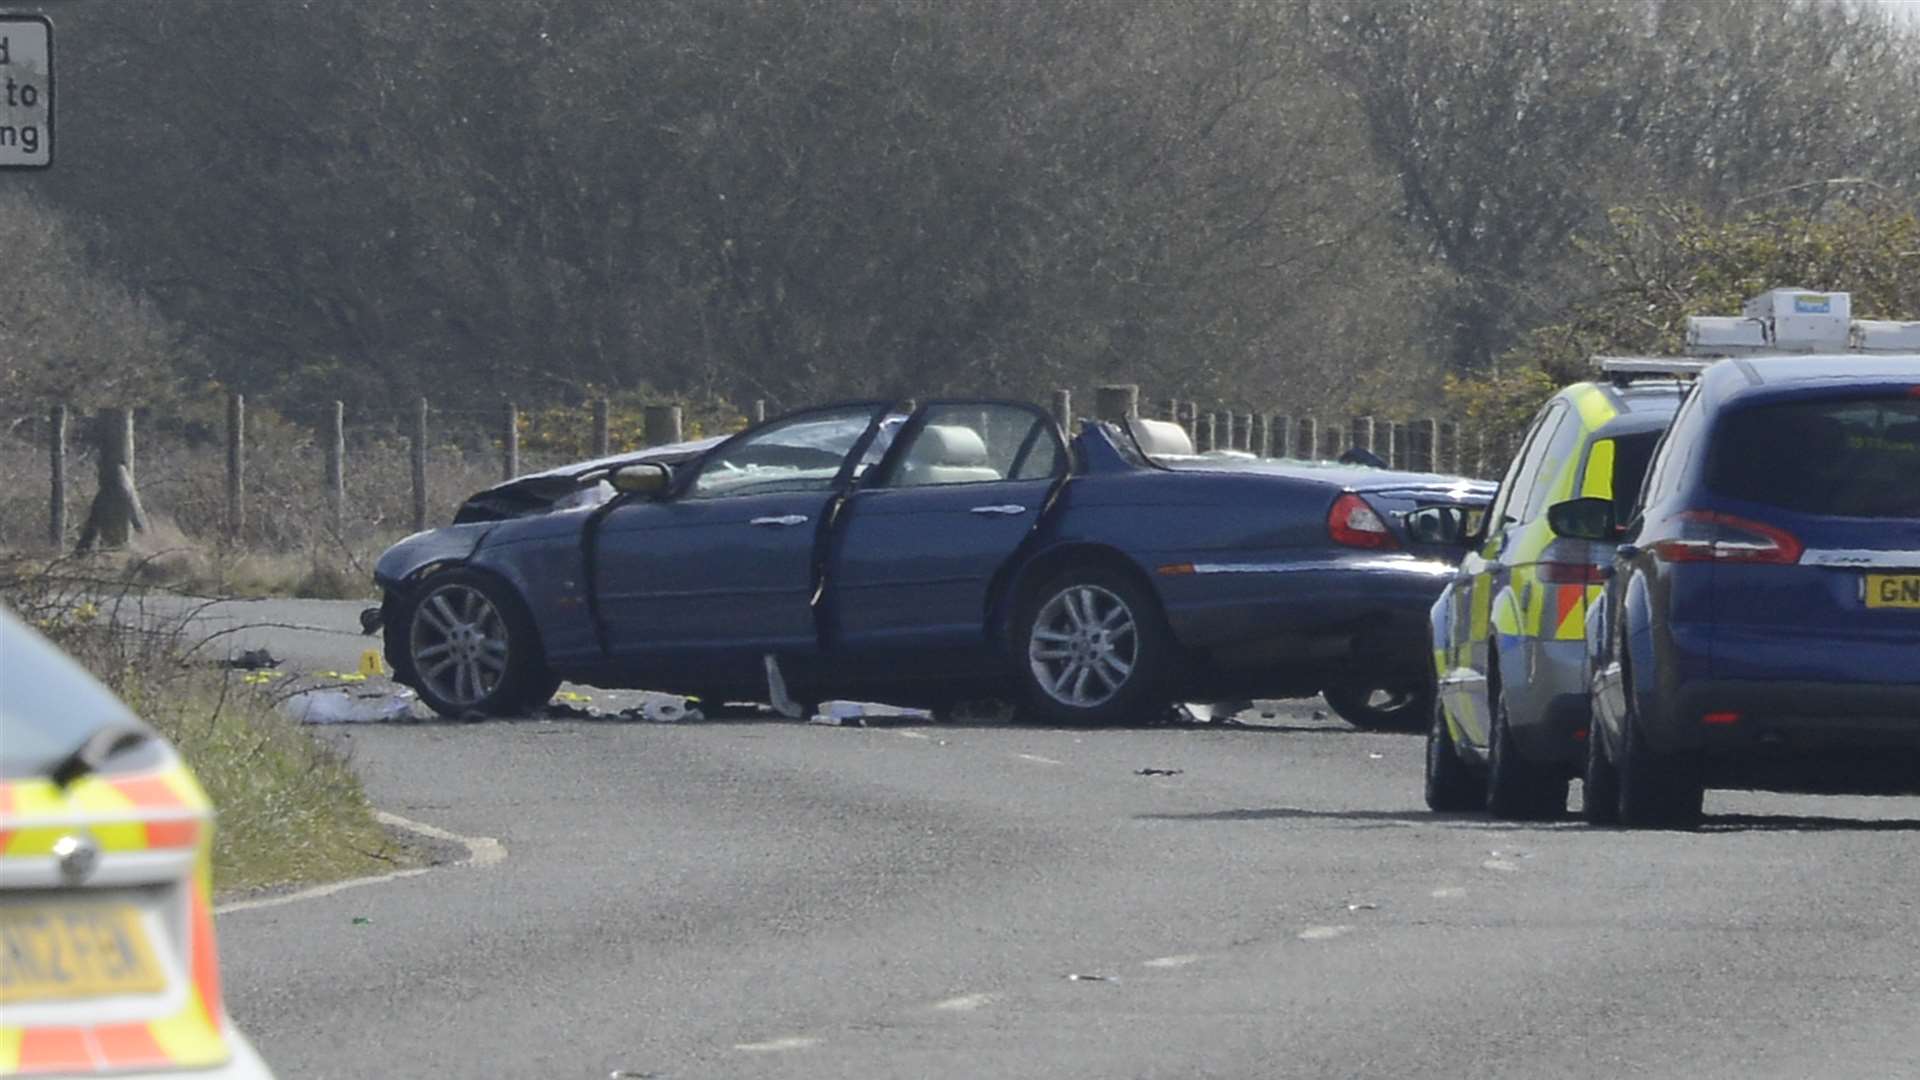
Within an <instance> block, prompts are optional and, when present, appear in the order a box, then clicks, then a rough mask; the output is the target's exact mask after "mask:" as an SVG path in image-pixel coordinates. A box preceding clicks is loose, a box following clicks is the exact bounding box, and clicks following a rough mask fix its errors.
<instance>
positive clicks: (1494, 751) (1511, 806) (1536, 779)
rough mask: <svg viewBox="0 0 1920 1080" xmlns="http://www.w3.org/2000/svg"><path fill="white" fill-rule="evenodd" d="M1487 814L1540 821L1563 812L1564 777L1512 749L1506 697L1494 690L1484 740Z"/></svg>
mask: <svg viewBox="0 0 1920 1080" xmlns="http://www.w3.org/2000/svg"><path fill="white" fill-rule="evenodd" d="M1487 812H1488V813H1490V814H1492V815H1493V816H1494V817H1497V818H1506V819H1509V820H1512V821H1540V820H1545V819H1548V818H1555V817H1559V816H1560V815H1561V814H1564V813H1566V812H1567V778H1566V777H1565V776H1561V775H1558V774H1556V773H1551V772H1548V771H1547V770H1545V769H1542V768H1541V767H1540V766H1538V765H1535V764H1533V763H1532V762H1530V761H1528V760H1527V759H1526V758H1524V757H1522V756H1521V754H1520V751H1519V749H1518V748H1517V747H1516V746H1514V741H1513V724H1512V722H1511V720H1510V719H1509V717H1508V715H1507V700H1506V695H1505V694H1502V693H1500V692H1499V690H1498V689H1496V690H1495V691H1494V705H1493V731H1492V733H1491V736H1490V737H1489V738H1488V740H1487Z"/></svg>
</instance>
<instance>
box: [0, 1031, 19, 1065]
mask: <svg viewBox="0 0 1920 1080" xmlns="http://www.w3.org/2000/svg"><path fill="white" fill-rule="evenodd" d="M24 1034H25V1033H24V1032H23V1031H21V1030H20V1029H19V1028H17V1027H0V1074H5V1075H7V1076H12V1075H13V1074H14V1073H16V1072H19V1071H20V1038H21V1036H22V1035H24Z"/></svg>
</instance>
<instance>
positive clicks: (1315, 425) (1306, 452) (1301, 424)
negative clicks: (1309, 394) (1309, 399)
mask: <svg viewBox="0 0 1920 1080" xmlns="http://www.w3.org/2000/svg"><path fill="white" fill-rule="evenodd" d="M1295 426H1296V429H1297V432H1298V433H1297V435H1296V438H1298V439H1299V446H1300V458H1301V459H1302V460H1304V461H1316V460H1318V459H1319V457H1320V422H1319V421H1318V420H1315V419H1314V418H1313V417H1311V416H1303V417H1301V418H1300V419H1299V420H1298V421H1296V422H1295Z"/></svg>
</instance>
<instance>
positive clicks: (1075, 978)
mask: <svg viewBox="0 0 1920 1080" xmlns="http://www.w3.org/2000/svg"><path fill="white" fill-rule="evenodd" d="M1067 981H1068V982H1117V981H1118V980H1116V979H1115V978H1114V977H1113V976H1111V975H1081V974H1079V973H1077V972H1076V973H1075V974H1072V975H1069V976H1067Z"/></svg>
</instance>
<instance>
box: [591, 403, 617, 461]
mask: <svg viewBox="0 0 1920 1080" xmlns="http://www.w3.org/2000/svg"><path fill="white" fill-rule="evenodd" d="M607 408H608V404H607V399H606V398H603V397H602V398H594V399H593V456H594V457H606V456H607V455H608V454H611V453H613V434H612V431H611V429H610V428H609V427H608V423H607Z"/></svg>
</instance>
